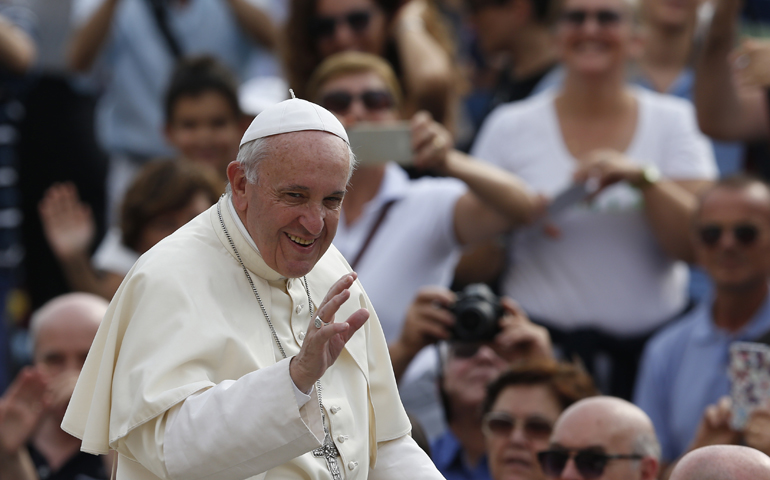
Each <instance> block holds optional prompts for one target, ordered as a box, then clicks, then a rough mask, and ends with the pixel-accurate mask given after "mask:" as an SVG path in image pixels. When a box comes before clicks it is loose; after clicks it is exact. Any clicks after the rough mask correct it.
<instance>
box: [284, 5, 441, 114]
mask: <svg viewBox="0 0 770 480" xmlns="http://www.w3.org/2000/svg"><path fill="white" fill-rule="evenodd" d="M285 33H286V44H287V48H286V49H285V51H284V60H285V62H284V63H285V68H286V72H287V76H288V78H289V84H290V85H291V86H292V87H293V88H294V89H295V93H296V94H297V96H298V97H300V98H307V92H306V91H305V90H304V86H305V85H306V84H307V81H308V79H309V78H310V74H311V73H312V72H313V70H315V68H316V67H317V66H318V65H319V64H320V63H321V61H323V59H325V58H327V57H328V56H330V55H333V54H335V53H339V52H344V51H351V50H352V51H359V52H366V53H371V54H373V55H378V56H380V57H383V58H385V59H386V60H388V62H390V64H391V65H393V68H394V69H395V71H396V73H397V75H398V79H399V83H400V86H401V89H402V90H403V92H404V105H403V106H404V108H405V111H406V112H408V113H410V114H413V113H415V112H416V111H418V110H427V111H428V112H430V114H431V115H432V116H433V118H435V119H436V120H438V121H439V122H441V123H443V124H445V125H450V124H451V118H450V117H451V113H452V112H451V110H452V108H451V107H452V105H451V104H452V102H453V100H454V94H453V87H452V85H453V84H454V81H453V77H454V72H453V67H452V55H451V53H450V52H452V51H453V47H452V45H451V41H450V39H449V35H448V33H447V28H446V26H445V25H444V24H443V22H442V21H441V18H440V16H439V13H438V10H437V9H436V7H435V6H434V5H433V0H407V1H402V0H293V1H292V3H291V10H290V13H289V19H288V22H287V24H286V32H285Z"/></svg>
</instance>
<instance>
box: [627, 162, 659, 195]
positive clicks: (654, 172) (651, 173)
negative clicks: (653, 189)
mask: <svg viewBox="0 0 770 480" xmlns="http://www.w3.org/2000/svg"><path fill="white" fill-rule="evenodd" d="M658 180H660V170H658V167H656V166H655V165H647V166H645V167H644V168H643V169H642V178H641V179H640V180H639V181H638V182H635V183H634V184H633V186H634V187H636V188H638V189H643V188H646V187H649V186H650V185H652V184H653V183H656V182H657V181H658Z"/></svg>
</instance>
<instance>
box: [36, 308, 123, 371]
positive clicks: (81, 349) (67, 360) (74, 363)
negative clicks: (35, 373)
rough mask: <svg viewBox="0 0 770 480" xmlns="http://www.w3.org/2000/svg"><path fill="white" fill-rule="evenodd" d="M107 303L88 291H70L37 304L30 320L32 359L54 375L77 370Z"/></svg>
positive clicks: (94, 334) (81, 363) (86, 352)
mask: <svg viewBox="0 0 770 480" xmlns="http://www.w3.org/2000/svg"><path fill="white" fill-rule="evenodd" d="M107 306H108V303H107V301H106V300H104V299H103V298H101V297H98V296H96V295H91V294H89V293H70V294H67V295H62V296H59V297H56V298H54V299H53V300H51V301H49V302H48V303H46V304H45V305H43V306H42V307H40V308H39V309H38V310H37V311H36V312H35V313H34V314H33V315H32V321H31V322H30V337H31V340H32V345H33V353H34V362H35V364H36V365H37V366H39V367H40V368H41V369H43V370H44V371H46V372H48V373H49V374H51V375H56V374H58V373H60V372H62V371H65V370H70V371H74V370H77V371H79V370H80V368H81V367H82V365H83V361H84V360H85V357H86V355H87V354H88V350H89V348H90V347H91V343H92V342H93V340H94V337H95V336H96V331H97V330H98V329H99V323H100V322H101V320H102V317H104V314H105V312H106V311H107Z"/></svg>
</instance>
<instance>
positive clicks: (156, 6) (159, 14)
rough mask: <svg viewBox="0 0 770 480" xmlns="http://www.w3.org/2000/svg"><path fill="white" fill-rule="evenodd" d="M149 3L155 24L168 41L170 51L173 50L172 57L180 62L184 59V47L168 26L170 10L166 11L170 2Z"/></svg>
mask: <svg viewBox="0 0 770 480" xmlns="http://www.w3.org/2000/svg"><path fill="white" fill-rule="evenodd" d="M147 2H148V3H149V4H150V10H152V16H153V17H154V18H155V24H156V25H157V26H158V30H160V33H161V35H163V39H164V40H166V45H167V46H168V49H169V50H171V55H173V56H174V58H175V59H177V60H179V59H180V58H181V57H182V47H181V46H180V45H179V42H178V41H177V39H176V37H175V36H174V34H173V33H172V32H171V27H170V26H169V24H168V10H167V9H166V6H167V4H168V0H147Z"/></svg>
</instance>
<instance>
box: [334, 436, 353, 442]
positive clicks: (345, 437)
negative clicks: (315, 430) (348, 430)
mask: <svg viewBox="0 0 770 480" xmlns="http://www.w3.org/2000/svg"><path fill="white" fill-rule="evenodd" d="M348 438H350V437H348V436H347V435H338V436H337V441H338V442H340V443H345V440H347V439H348Z"/></svg>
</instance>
